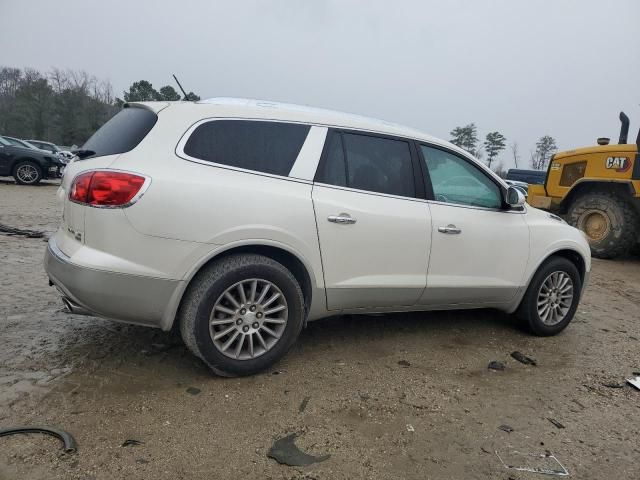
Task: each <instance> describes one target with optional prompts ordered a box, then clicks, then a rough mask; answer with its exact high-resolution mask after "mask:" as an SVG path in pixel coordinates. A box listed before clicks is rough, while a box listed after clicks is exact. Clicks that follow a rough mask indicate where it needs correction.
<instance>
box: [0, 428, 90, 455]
mask: <svg viewBox="0 0 640 480" xmlns="http://www.w3.org/2000/svg"><path fill="white" fill-rule="evenodd" d="M17 433H44V434H45V435H51V436H52V437H56V438H59V439H60V440H61V441H62V443H63V450H64V452H65V453H75V452H76V451H77V450H78V445H77V444H76V440H75V438H73V435H71V434H70V433H69V432H65V431H64V430H60V429H59V428H55V427H46V426H33V427H10V428H3V429H1V430H0V437H4V436H7V435H14V434H17Z"/></svg>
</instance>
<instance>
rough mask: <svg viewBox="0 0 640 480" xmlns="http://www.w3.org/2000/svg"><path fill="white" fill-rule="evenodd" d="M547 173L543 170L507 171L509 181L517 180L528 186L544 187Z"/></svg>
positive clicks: (517, 169)
mask: <svg viewBox="0 0 640 480" xmlns="http://www.w3.org/2000/svg"><path fill="white" fill-rule="evenodd" d="M545 178H547V172H545V171H542V170H523V169H521V168H510V169H509V170H508V171H507V180H517V181H519V182H524V183H527V184H535V185H542V184H543V183H544V180H545Z"/></svg>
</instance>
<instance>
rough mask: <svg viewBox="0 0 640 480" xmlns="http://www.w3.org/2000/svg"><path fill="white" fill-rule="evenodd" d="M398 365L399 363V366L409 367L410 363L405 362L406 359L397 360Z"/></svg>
mask: <svg viewBox="0 0 640 480" xmlns="http://www.w3.org/2000/svg"><path fill="white" fill-rule="evenodd" d="M398 365H400V366H401V367H410V366H411V364H410V363H409V362H407V361H406V360H400V361H398Z"/></svg>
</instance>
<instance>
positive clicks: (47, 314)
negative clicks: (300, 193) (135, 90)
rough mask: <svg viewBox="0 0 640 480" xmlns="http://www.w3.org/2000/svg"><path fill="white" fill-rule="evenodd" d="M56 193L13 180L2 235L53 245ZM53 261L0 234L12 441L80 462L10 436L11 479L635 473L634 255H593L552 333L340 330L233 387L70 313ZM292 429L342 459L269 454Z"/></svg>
mask: <svg viewBox="0 0 640 480" xmlns="http://www.w3.org/2000/svg"><path fill="white" fill-rule="evenodd" d="M55 188H56V187H55V185H51V184H50V185H44V186H40V187H17V186H15V185H12V184H10V183H9V182H3V183H0V206H1V207H0V223H3V224H8V225H11V226H15V227H22V228H38V229H42V230H45V231H48V232H52V231H54V230H55V228H56V225H57V223H58V218H57V212H56V208H55V204H54V194H55ZM44 248H45V243H44V242H43V240H42V239H28V238H23V237H11V236H6V235H0V332H1V336H0V428H4V427H8V426H15V425H25V424H26V425H32V424H45V425H53V426H57V427H60V428H63V429H65V430H68V431H69V432H71V433H72V434H73V435H74V436H75V438H76V439H77V442H78V445H79V449H78V452H77V453H75V454H63V453H61V450H60V443H59V442H58V441H57V440H56V439H54V438H50V437H45V436H42V435H28V436H27V435H14V436H9V437H4V438H0V479H13V478H19V479H24V478H30V479H31V478H32V479H45V478H46V479H53V478H56V479H57V478H60V479H86V480H89V479H120V478H123V479H131V480H133V479H143V478H171V479H200V478H202V479H205V478H206V479H212V478H267V479H347V478H349V479H353V478H374V479H392V478H393V479H397V478H407V479H428V478H433V479H447V478H452V479H475V478H482V479H508V478H513V479H529V478H549V477H546V476H544V475H539V474H532V473H523V472H518V471H515V470H508V469H506V468H505V467H504V466H503V465H502V463H501V462H500V460H499V459H498V457H497V456H496V454H495V452H496V451H498V452H499V453H501V454H508V453H509V452H510V451H513V450H518V451H520V452H525V453H530V454H545V452H546V451H549V452H551V453H552V454H554V455H555V456H556V457H557V458H558V460H559V461H560V462H561V463H562V464H563V465H564V466H565V467H566V468H567V470H568V471H569V472H570V475H571V477H572V478H579V479H602V478H640V462H639V461H638V458H639V456H640V440H639V438H640V422H639V421H638V418H640V391H638V390H635V389H633V388H632V387H631V386H629V385H624V379H625V378H627V377H629V376H631V375H632V372H640V260H639V259H638V258H629V259H625V260H621V261H598V260H596V261H594V266H593V273H592V276H591V285H590V287H589V289H588V291H587V294H586V296H585V298H584V299H583V301H582V303H581V305H580V307H579V309H578V313H577V315H576V317H575V319H574V321H573V322H572V324H571V325H570V326H569V328H568V329H567V330H565V331H564V332H563V333H562V334H561V335H559V336H557V337H553V338H536V337H532V336H530V335H528V334H527V333H526V332H525V331H523V330H521V329H520V328H519V327H518V325H517V323H516V322H514V320H513V319H512V318H510V317H508V316H505V315H503V314H500V313H497V312H493V311H475V312H448V313H429V314H424V313H420V314H410V315H406V314H403V315H384V316H367V317H337V318H331V319H326V320H320V321H317V322H314V323H312V324H310V325H309V327H308V328H307V329H306V330H305V331H304V332H303V333H302V335H301V337H300V339H299V341H298V343H297V344H296V346H295V347H294V348H293V350H292V351H291V352H290V353H289V354H288V356H287V357H286V358H285V359H284V360H283V361H282V362H280V363H279V364H278V365H277V366H275V367H274V368H273V369H272V370H271V371H269V372H266V373H264V374H261V375H257V376H254V377H250V378H241V379H223V378H217V377H214V376H212V375H210V374H209V372H208V371H207V369H206V368H205V367H204V366H203V364H202V363H201V362H200V361H199V360H197V359H195V358H194V357H193V356H191V355H190V354H189V353H188V352H187V351H186V350H185V348H184V347H183V346H182V344H181V342H180V341H179V339H177V338H175V337H173V336H172V335H170V334H168V333H163V332H160V331H158V330H152V329H145V328H139V327H133V326H128V325H121V324H118V323H115V322H111V321H107V320H101V319H96V318H89V317H79V316H71V315H68V314H66V313H64V312H63V311H62V305H61V303H60V302H59V300H58V298H57V295H56V293H55V290H54V289H52V288H50V287H49V286H48V285H47V278H46V275H45V273H44V271H43V269H42V255H43V253H44ZM515 350H517V351H520V352H522V353H525V354H527V355H529V356H531V357H534V358H535V359H537V361H538V365H537V366H530V365H524V364H521V363H518V362H516V361H515V360H514V359H512V358H511V357H510V353H511V352H513V351H515ZM492 360H498V361H501V362H504V363H505V364H506V369H505V370H504V371H490V370H488V369H487V364H488V363H489V362H490V361H492ZM605 385H614V386H615V385H619V386H620V388H611V386H605ZM303 404H304V405H303ZM549 418H551V419H554V420H556V421H558V422H560V423H561V424H562V425H563V426H564V427H565V428H558V427H556V426H554V425H553V424H552V423H551V422H550V421H549ZM501 425H508V426H510V427H512V428H513V431H512V432H510V433H508V432H506V431H503V430H501V429H500V428H499V427H500V426H501ZM288 433H297V434H298V435H299V436H298V439H297V444H298V446H299V447H301V448H302V449H303V450H305V451H307V452H308V453H311V454H314V455H321V454H330V455H331V457H330V458H329V459H328V460H326V461H324V462H321V463H315V464H312V465H309V466H307V467H289V466H285V465H280V464H278V463H277V462H276V461H274V460H273V459H270V458H268V457H267V452H268V450H269V448H270V447H271V445H272V443H273V442H274V441H275V440H276V439H278V438H280V437H283V436H285V435H286V434H288ZM127 439H135V440H139V441H140V442H143V443H142V444H140V445H136V446H128V447H122V446H121V445H122V443H123V442H124V441H125V440H127ZM537 461H538V460H537V459H535V458H532V459H531V462H532V463H533V464H535V463H536V462H537Z"/></svg>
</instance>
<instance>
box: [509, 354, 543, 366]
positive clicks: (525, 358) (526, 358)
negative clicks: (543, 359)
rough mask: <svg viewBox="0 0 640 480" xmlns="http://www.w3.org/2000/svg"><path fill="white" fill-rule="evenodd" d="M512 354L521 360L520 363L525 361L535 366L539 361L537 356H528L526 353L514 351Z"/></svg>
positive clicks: (526, 363)
mask: <svg viewBox="0 0 640 480" xmlns="http://www.w3.org/2000/svg"><path fill="white" fill-rule="evenodd" d="M511 356H512V357H513V358H514V359H516V360H517V361H519V362H520V363H524V364H525V365H533V366H536V365H538V362H537V361H536V359H535V358H531V357H527V356H526V355H524V354H522V353H520V352H512V353H511Z"/></svg>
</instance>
